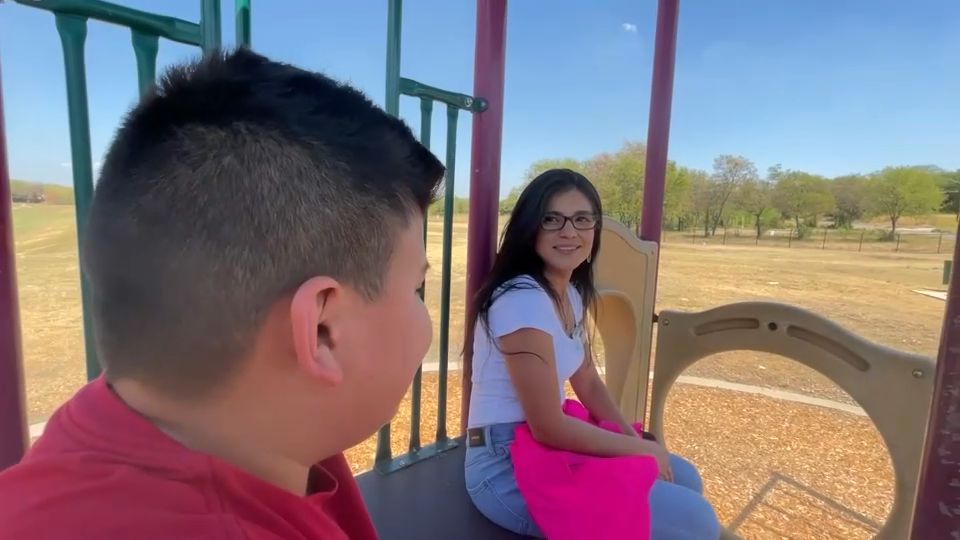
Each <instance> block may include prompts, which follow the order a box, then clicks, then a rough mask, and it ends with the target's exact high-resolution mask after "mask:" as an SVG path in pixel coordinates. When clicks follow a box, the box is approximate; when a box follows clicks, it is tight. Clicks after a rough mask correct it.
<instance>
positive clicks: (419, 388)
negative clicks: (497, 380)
mask: <svg viewBox="0 0 960 540" xmlns="http://www.w3.org/2000/svg"><path fill="white" fill-rule="evenodd" d="M432 117H433V101H432V100H430V99H426V98H424V99H421V100H420V144H422V145H424V146H426V147H427V148H430V128H431V124H432V123H433V118H432ZM428 221H429V214H424V216H423V243H424V245H426V243H427V225H428ZM426 289H427V285H426V282H424V284H423V287H420V291H419V292H420V298H423V297H424V296H425V295H426V292H427V291H426ZM422 393H423V367H422V366H421V367H420V368H419V369H417V374H416V375H415V376H414V378H413V388H412V390H411V395H410V408H411V411H410V451H411V452H416V451H417V450H420V447H421V446H420V411H421V396H422Z"/></svg>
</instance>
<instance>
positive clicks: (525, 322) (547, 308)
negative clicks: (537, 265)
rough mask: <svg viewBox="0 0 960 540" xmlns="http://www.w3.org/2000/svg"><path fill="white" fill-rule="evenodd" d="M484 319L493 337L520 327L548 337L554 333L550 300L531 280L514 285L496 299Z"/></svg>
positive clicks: (553, 319)
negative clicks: (486, 318) (544, 333)
mask: <svg viewBox="0 0 960 540" xmlns="http://www.w3.org/2000/svg"><path fill="white" fill-rule="evenodd" d="M488 320H489V322H490V332H491V333H492V334H493V337H494V338H500V337H503V336H505V335H508V334H512V333H513V332H516V331H517V330H521V329H523V328H532V329H534V330H541V331H543V332H546V333H548V334H550V335H551V336H552V335H554V334H556V333H557V326H558V324H559V321H558V320H557V312H556V309H555V308H554V306H553V300H552V299H551V298H550V296H549V295H548V294H547V293H546V291H544V290H543V289H542V288H541V287H540V285H539V284H538V283H537V282H535V281H533V280H532V279H525V280H521V281H518V282H515V283H514V284H513V285H510V286H508V288H507V290H506V291H505V292H503V293H501V294H500V296H498V297H496V299H495V300H494V301H493V305H491V306H490V311H489V313H488Z"/></svg>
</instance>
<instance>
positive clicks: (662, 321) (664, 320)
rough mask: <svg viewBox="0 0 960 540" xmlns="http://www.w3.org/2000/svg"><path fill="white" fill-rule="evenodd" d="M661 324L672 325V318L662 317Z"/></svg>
mask: <svg viewBox="0 0 960 540" xmlns="http://www.w3.org/2000/svg"><path fill="white" fill-rule="evenodd" d="M660 324H662V325H663V326H670V319H660Z"/></svg>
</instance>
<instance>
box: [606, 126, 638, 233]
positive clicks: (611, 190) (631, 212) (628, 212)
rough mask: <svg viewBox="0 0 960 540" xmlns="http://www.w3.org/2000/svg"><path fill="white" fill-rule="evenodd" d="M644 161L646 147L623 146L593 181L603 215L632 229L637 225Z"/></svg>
mask: <svg viewBox="0 0 960 540" xmlns="http://www.w3.org/2000/svg"><path fill="white" fill-rule="evenodd" d="M646 159H647V152H646V147H644V146H643V145H642V144H639V143H627V144H626V145H624V147H623V148H622V149H620V151H618V152H617V153H616V154H614V155H613V158H612V159H611V160H610V161H609V163H607V164H606V167H605V168H604V170H603V171H602V172H601V174H600V176H599V177H598V178H596V179H595V180H594V185H596V186H597V190H598V191H599V192H600V199H601V201H602V203H603V209H604V213H606V214H607V215H609V216H612V217H614V218H615V219H617V220H618V221H620V222H621V223H623V224H624V225H626V226H627V227H628V228H632V227H635V226H636V224H637V223H638V222H639V221H640V208H641V206H642V202H643V177H644V172H645V171H646Z"/></svg>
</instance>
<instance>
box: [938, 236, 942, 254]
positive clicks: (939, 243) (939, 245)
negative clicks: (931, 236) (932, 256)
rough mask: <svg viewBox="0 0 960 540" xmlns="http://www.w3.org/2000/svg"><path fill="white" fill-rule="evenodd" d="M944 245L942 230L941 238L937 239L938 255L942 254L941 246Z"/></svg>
mask: <svg viewBox="0 0 960 540" xmlns="http://www.w3.org/2000/svg"><path fill="white" fill-rule="evenodd" d="M942 247H943V231H940V239H939V240H937V255H939V254H940V248H942Z"/></svg>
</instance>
